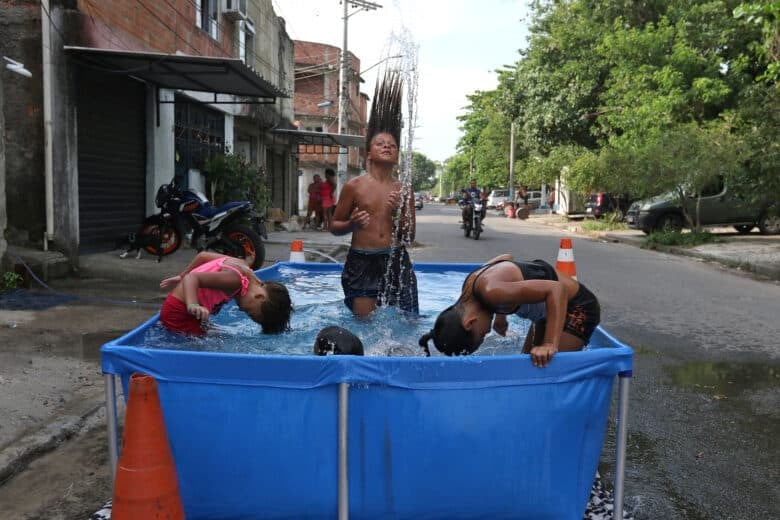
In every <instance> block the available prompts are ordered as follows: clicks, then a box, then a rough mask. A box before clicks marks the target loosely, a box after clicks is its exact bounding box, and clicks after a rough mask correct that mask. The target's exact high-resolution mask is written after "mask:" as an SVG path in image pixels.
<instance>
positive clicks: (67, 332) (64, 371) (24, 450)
mask: <svg viewBox="0 0 780 520" xmlns="http://www.w3.org/2000/svg"><path fill="white" fill-rule="evenodd" d="M526 222H527V223H528V224H531V225H533V224H544V225H549V226H555V227H558V228H561V229H565V230H567V231H569V232H571V233H576V234H590V235H592V236H594V238H600V239H604V240H613V241H619V242H624V243H628V244H634V245H639V244H640V243H641V241H642V239H643V237H644V235H643V234H642V233H641V232H638V231H611V232H600V233H588V232H585V231H584V230H583V229H582V226H581V223H579V222H576V221H566V220H564V219H563V218H562V217H560V216H556V215H532V216H531V217H530V218H529V219H528V221H526ZM517 229H518V231H519V232H520V230H522V227H521V226H518V228H517ZM718 231H719V232H720V233H719V234H720V235H721V236H722V238H723V242H721V243H718V244H710V245H703V246H698V247H694V248H679V247H676V248H665V250H667V251H668V252H670V253H675V254H684V255H690V256H695V257H698V258H702V259H706V260H709V261H715V262H719V263H722V264H724V265H727V266H730V267H734V268H737V269H740V270H742V271H744V272H746V273H749V274H751V275H757V276H758V277H762V278H766V279H770V280H780V236H762V235H758V234H757V233H750V234H749V235H738V234H736V232H730V231H733V230H727V229H722V230H718ZM295 239H300V240H303V242H304V253H305V255H306V259H307V261H330V260H332V259H336V260H343V258H344V253H345V252H346V250H347V247H348V244H349V236H345V237H334V236H333V235H331V234H330V233H324V232H318V231H311V230H305V231H300V230H296V231H292V232H288V231H276V232H272V233H269V234H268V240H267V241H266V242H265V246H266V261H265V265H271V264H274V263H276V262H279V261H286V260H288V259H289V255H290V244H291V242H292V240H295ZM9 253H10V254H11V255H16V257H17V258H18V260H19V261H20V262H21V261H23V262H24V263H25V264H29V265H30V266H31V267H32V268H33V270H34V272H35V273H36V276H38V277H40V278H41V279H42V281H43V282H44V283H46V284H47V286H48V288H47V289H39V288H37V289H36V291H37V292H38V294H48V295H49V296H50V297H52V300H53V303H52V306H50V307H47V308H41V309H8V308H3V307H2V306H0V345H3V348H2V349H0V418H2V419H0V486H1V485H2V483H3V482H4V481H5V480H6V479H8V478H10V477H11V476H13V475H14V474H16V473H17V472H19V471H21V470H23V469H24V467H25V466H26V465H27V464H28V463H30V461H32V460H35V459H36V457H38V456H40V455H41V454H43V453H46V452H47V451H50V450H53V449H54V448H56V446H57V445H58V444H59V443H61V442H63V441H64V440H65V439H67V438H70V437H73V436H76V435H79V434H80V433H81V432H84V431H87V430H91V429H94V428H97V427H104V424H105V422H104V421H105V418H104V415H103V414H104V408H103V403H104V393H103V378H102V375H101V373H100V370H99V348H100V346H101V345H102V344H103V343H105V342H107V341H109V340H111V339H113V338H116V337H118V336H120V335H121V334H123V333H124V332H126V331H128V330H131V329H133V328H135V327H136V326H138V325H139V324H141V323H143V321H145V320H146V319H148V318H149V317H150V316H152V315H153V314H154V313H155V312H156V311H157V309H158V308H159V305H160V303H161V302H162V300H163V298H164V296H165V292H163V291H160V290H159V288H158V285H157V284H158V283H159V281H160V280H162V279H163V278H165V277H168V276H171V275H173V274H176V273H179V272H180V271H181V270H182V269H183V268H184V266H185V265H186V264H187V263H188V262H189V261H190V260H191V258H192V256H193V254H194V252H193V251H192V250H191V249H187V248H182V250H181V251H178V252H177V253H174V254H173V255H170V256H167V257H165V258H163V260H162V262H160V263H158V262H156V261H155V259H154V258H153V257H151V256H150V255H148V254H145V253H144V254H143V256H142V258H141V259H139V260H136V259H135V258H134V257H131V258H127V259H121V258H119V253H120V251H112V252H107V253H97V254H89V255H83V256H82V257H80V259H79V263H80V273H79V276H78V277H72V276H71V277H65V278H62V277H61V275H62V271H63V269H65V268H64V267H63V265H62V263H63V259H62V257H61V256H58V255H57V254H55V253H46V252H41V251H30V250H20V249H18V248H15V247H13V246H11V247H9ZM33 287H36V286H35V284H33ZM67 295H76V296H77V299H76V301H74V302H71V303H70V304H68V305H56V303H57V302H56V300H57V298H58V297H63V296H67ZM98 314H99V315H100V319H99V320H97V319H95V316H96V315H98Z"/></svg>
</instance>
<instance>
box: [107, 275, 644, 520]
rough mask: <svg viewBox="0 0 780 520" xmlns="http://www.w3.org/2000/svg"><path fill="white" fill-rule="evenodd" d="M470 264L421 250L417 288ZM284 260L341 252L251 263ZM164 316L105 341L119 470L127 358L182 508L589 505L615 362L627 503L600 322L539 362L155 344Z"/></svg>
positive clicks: (210, 512) (507, 512) (447, 510)
mask: <svg viewBox="0 0 780 520" xmlns="http://www.w3.org/2000/svg"><path fill="white" fill-rule="evenodd" d="M476 267H477V265H471V264H416V265H415V269H416V271H417V273H418V279H419V282H418V285H419V288H420V293H421V294H422V293H423V291H428V290H432V291H433V290H436V289H435V287H429V286H426V284H427V281H426V278H427V275H428V274H431V275H438V276H439V277H440V275H441V274H442V273H447V276H448V277H454V278H457V280H456V285H459V284H460V282H461V281H462V279H463V277H465V275H466V273H468V272H469V271H471V270H472V269H474V268H476ZM285 269H288V270H289V269H294V272H295V276H296V277H300V276H303V277H307V276H310V277H315V278H316V277H321V276H323V275H324V274H328V273H338V272H340V269H341V266H340V265H338V264H290V263H286V262H285V263H281V264H277V265H275V266H273V267H271V268H268V269H263V270H260V271H258V275H259V276H260V277H261V278H262V279H267V280H271V279H282V280H284V277H285V276H287V274H285ZM436 283H438V281H437V282H436ZM295 302H296V299H295V295H293V303H294V304H295ZM434 318H435V314H432V315H431V316H429V319H430V320H431V321H432V320H433V319H434ZM421 319H425V318H421ZM157 326H158V325H157V317H156V316H155V317H153V318H152V319H150V320H149V321H147V322H146V323H144V324H143V325H141V326H140V327H138V328H137V329H135V330H133V331H131V332H129V333H128V334H126V335H124V336H122V337H121V338H119V339H117V340H115V341H112V342H110V343H107V344H105V345H104V346H103V348H102V369H103V372H104V374H105V375H106V396H107V409H108V412H109V413H108V415H109V425H108V426H109V438H110V441H109V442H110V445H109V451H110V455H111V462H112V470H113V469H115V467H116V466H115V465H116V460H117V451H118V441H117V428H116V402H115V388H114V381H115V376H120V380H121V383H122V386H123V388H124V389H125V395H126V390H127V384H128V380H129V376H130V375H131V374H133V373H135V372H141V373H145V374H149V375H151V376H153V377H154V378H155V379H156V380H157V384H158V387H159V393H160V400H161V403H162V408H163V412H164V416H165V426H166V429H167V433H168V437H169V439H170V443H171V448H172V452H173V456H174V460H175V463H176V470H177V474H178V479H179V488H180V492H181V496H182V501H183V504H184V508H185V511H186V515H187V518H189V519H211V518H213V519H217V518H218V519H234V518H235V519H238V518H264V519H292V518H294V519H323V520H326V519H327V520H331V519H334V518H344V519H345V518H354V519H384V518H387V519H390V518H393V519H396V518H398V519H401V518H414V519H418V520H420V519H476V518H480V519H499V518H511V519H522V518H528V519H534V520H538V519H555V520H565V519H572V520H580V519H581V518H582V516H583V511H584V510H585V506H586V502H587V499H588V494H589V491H590V488H591V484H592V483H593V478H594V475H595V473H596V469H597V465H598V462H599V458H600V455H601V451H602V446H603V443H604V436H605V432H606V427H607V418H608V415H609V410H610V403H611V398H612V393H613V383H614V382H615V380H616V378H618V376H620V377H619V381H620V382H621V385H620V387H621V388H620V403H619V410H618V428H617V432H618V439H617V442H616V444H617V446H618V453H617V464H616V474H617V476H618V478H617V479H616V488H615V506H616V508H617V507H620V506H621V505H622V473H623V467H624V455H623V450H624V441H625V416H626V413H627V406H628V403H627V397H628V376H630V374H631V369H632V359H633V353H632V350H631V349H630V348H629V347H627V346H626V345H624V344H622V343H620V342H619V341H618V340H616V339H615V338H613V337H612V336H610V335H609V334H608V333H607V332H606V331H605V330H604V329H603V328H599V329H597V331H596V333H595V334H594V336H593V338H592V340H591V342H590V345H589V347H588V348H587V350H585V351H583V352H577V353H559V354H557V355H556V357H555V358H554V360H553V362H552V363H551V364H550V365H549V366H548V367H547V368H544V369H539V368H535V367H534V366H532V364H531V362H530V358H529V356H527V355H521V354H509V355H493V356H468V357H459V358H447V357H443V356H434V357H430V358H426V357H414V356H410V357H393V356H389V357H388V356H385V357H380V356H373V357H372V356H366V357H353V356H327V357H318V356H310V355H279V354H269V355H255V354H245V353H221V352H213V351H207V352H204V351H187V350H172V349H159V348H154V345H147V344H144V343H143V341H144V340H145V339H146V338H148V329H150V328H151V327H157ZM266 338H270V337H266ZM264 341H269V340H268V339H264ZM408 341H409V342H410V344H411V345H416V342H417V337H416V336H415V337H409V338H408ZM518 350H519V347H518Z"/></svg>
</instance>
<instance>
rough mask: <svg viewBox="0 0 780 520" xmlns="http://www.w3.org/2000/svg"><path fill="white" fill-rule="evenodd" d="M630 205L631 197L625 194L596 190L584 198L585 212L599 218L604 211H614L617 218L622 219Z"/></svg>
mask: <svg viewBox="0 0 780 520" xmlns="http://www.w3.org/2000/svg"><path fill="white" fill-rule="evenodd" d="M630 205H631V199H629V197H628V196H626V195H613V194H611V193H607V192H605V191H597V192H595V193H591V194H590V195H588V198H587V199H585V214H586V215H588V216H592V217H595V218H600V217H603V216H604V214H606V213H614V214H615V216H616V217H617V219H618V220H623V218H624V217H625V214H626V212H627V211H628V208H629V206H630Z"/></svg>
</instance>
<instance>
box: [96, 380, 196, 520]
mask: <svg viewBox="0 0 780 520" xmlns="http://www.w3.org/2000/svg"><path fill="white" fill-rule="evenodd" d="M129 386H130V390H129V395H128V399H127V411H126V412H125V428H124V433H123V434H122V455H121V456H120V457H119V462H118V464H117V468H116V477H115V478H114V499H113V502H112V511H111V517H112V518H113V519H114V520H123V519H132V520H137V519H139V518H166V519H179V518H180V519H183V518H184V507H183V506H182V502H181V496H180V495H179V484H178V481H177V480H176V467H175V466H174V463H173V455H172V454H171V448H170V445H169V444H168V434H167V433H166V431H165V422H164V421H163V414H162V408H161V407H160V398H159V396H158V394H157V382H156V381H155V380H154V378H153V377H152V376H148V375H145V374H133V375H132V376H130V385H129Z"/></svg>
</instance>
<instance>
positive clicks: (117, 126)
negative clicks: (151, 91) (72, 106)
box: [77, 68, 146, 253]
mask: <svg viewBox="0 0 780 520" xmlns="http://www.w3.org/2000/svg"><path fill="white" fill-rule="evenodd" d="M145 98H146V92H145V89H144V86H143V85H142V84H141V83H139V82H137V81H135V80H133V79H129V78H127V77H124V76H121V77H115V76H109V75H106V74H101V73H98V72H95V71H92V70H88V69H86V68H82V69H81V70H80V71H79V88H78V100H77V103H78V123H77V127H78V169H79V173H78V186H79V249H80V251H81V252H82V253H84V252H95V251H100V250H109V249H111V248H113V247H114V244H115V243H116V240H117V239H118V238H120V237H122V236H123V235H126V234H127V233H129V232H131V231H138V229H139V228H140V226H141V223H142V222H143V219H144V217H145V200H146V199H145V196H146V140H145V125H146V117H145V110H146V106H145Z"/></svg>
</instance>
